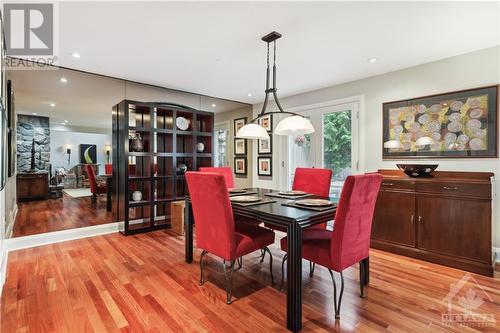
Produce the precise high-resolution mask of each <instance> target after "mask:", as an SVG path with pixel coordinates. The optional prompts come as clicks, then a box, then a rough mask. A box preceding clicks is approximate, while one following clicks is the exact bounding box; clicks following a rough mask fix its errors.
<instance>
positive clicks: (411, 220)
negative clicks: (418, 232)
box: [410, 214, 415, 224]
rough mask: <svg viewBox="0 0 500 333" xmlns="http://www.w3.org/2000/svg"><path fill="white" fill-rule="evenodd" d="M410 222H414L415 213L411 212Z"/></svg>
mask: <svg viewBox="0 0 500 333" xmlns="http://www.w3.org/2000/svg"><path fill="white" fill-rule="evenodd" d="M410 222H411V224H413V223H414V222H415V215H413V214H411V217H410Z"/></svg>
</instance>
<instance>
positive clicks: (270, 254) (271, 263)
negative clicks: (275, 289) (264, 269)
mask: <svg viewBox="0 0 500 333" xmlns="http://www.w3.org/2000/svg"><path fill="white" fill-rule="evenodd" d="M265 252H267V253H269V271H270V272H271V282H272V284H273V285H275V284H276V281H275V280H274V275H273V255H272V253H271V251H270V250H269V248H268V247H265V248H264V253H265Z"/></svg>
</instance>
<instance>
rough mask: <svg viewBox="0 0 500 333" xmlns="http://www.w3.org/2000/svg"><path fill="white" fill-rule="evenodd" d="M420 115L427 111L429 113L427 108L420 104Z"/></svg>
mask: <svg viewBox="0 0 500 333" xmlns="http://www.w3.org/2000/svg"><path fill="white" fill-rule="evenodd" d="M417 109H418V113H425V111H427V107H426V106H425V105H423V104H420V105H419V106H418V107H417Z"/></svg>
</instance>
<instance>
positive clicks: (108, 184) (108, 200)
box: [97, 174, 113, 212]
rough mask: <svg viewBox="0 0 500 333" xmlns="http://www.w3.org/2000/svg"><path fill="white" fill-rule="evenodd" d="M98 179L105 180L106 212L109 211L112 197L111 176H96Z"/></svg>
mask: <svg viewBox="0 0 500 333" xmlns="http://www.w3.org/2000/svg"><path fill="white" fill-rule="evenodd" d="M97 178H98V179H103V180H106V188H107V189H106V210H107V211H108V212H110V211H111V207H112V203H111V198H112V196H113V175H112V174H104V175H99V176H97Z"/></svg>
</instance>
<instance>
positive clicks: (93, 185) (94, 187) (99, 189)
mask: <svg viewBox="0 0 500 333" xmlns="http://www.w3.org/2000/svg"><path fill="white" fill-rule="evenodd" d="M85 170H86V171H87V176H88V177H89V183H90V192H92V207H94V208H96V207H97V196H98V195H99V194H105V193H106V192H107V190H108V188H107V187H106V185H101V184H100V183H98V182H97V179H96V177H95V172H94V168H93V167H92V165H90V164H87V165H85Z"/></svg>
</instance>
